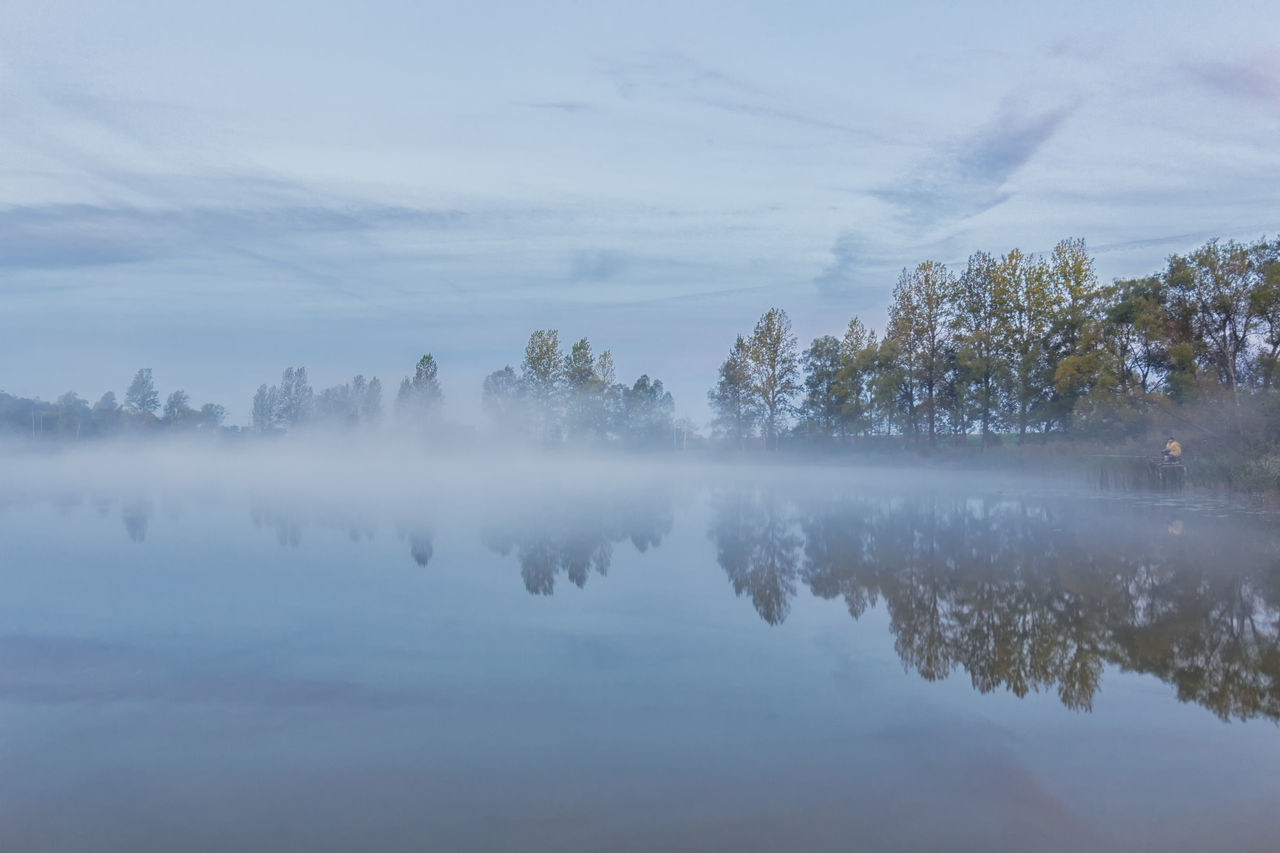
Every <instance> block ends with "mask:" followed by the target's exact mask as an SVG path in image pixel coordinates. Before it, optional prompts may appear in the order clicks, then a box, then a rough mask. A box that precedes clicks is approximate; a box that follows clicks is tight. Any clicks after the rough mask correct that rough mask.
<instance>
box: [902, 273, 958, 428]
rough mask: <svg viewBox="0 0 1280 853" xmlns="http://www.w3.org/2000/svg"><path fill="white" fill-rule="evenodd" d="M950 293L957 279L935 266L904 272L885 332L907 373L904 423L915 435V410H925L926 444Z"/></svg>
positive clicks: (945, 348)
mask: <svg viewBox="0 0 1280 853" xmlns="http://www.w3.org/2000/svg"><path fill="white" fill-rule="evenodd" d="M954 289H955V278H954V277H953V276H952V275H951V273H950V272H949V271H948V270H947V268H946V267H945V266H943V265H942V264H940V263H937V262H936V261H925V262H924V263H922V264H920V265H919V266H917V267H916V268H915V269H914V270H905V269H904V270H903V271H902V275H901V276H900V277H899V279H898V284H897V286H896V287H895V288H894V291H893V304H892V305H890V307H889V326H888V329H887V331H886V332H885V336H886V337H888V338H891V339H893V341H894V342H895V343H896V344H897V351H898V358H899V361H900V364H901V365H902V367H903V369H904V370H905V371H906V374H907V377H906V379H907V382H908V383H909V386H910V387H909V389H908V391H907V393H908V395H909V399H908V401H907V402H908V407H909V417H908V422H909V423H910V425H911V429H912V431H913V432H918V430H919V419H918V417H917V411H916V410H917V408H919V409H921V410H923V416H924V420H925V422H926V423H927V425H928V426H927V435H928V439H929V443H930V444H933V443H934V442H935V441H936V438H937V433H938V413H939V404H938V403H939V401H938V396H939V392H940V391H941V388H942V384H943V382H944V379H945V376H946V368H947V364H948V353H949V350H950V347H951V331H950V325H951V324H950V319H949V317H948V309H949V305H950V302H951V299H952V297H953V292H954Z"/></svg>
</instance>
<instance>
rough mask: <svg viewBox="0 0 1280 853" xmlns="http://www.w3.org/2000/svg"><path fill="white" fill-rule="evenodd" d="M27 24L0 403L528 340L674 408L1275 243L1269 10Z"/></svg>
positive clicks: (328, 377)
mask: <svg viewBox="0 0 1280 853" xmlns="http://www.w3.org/2000/svg"><path fill="white" fill-rule="evenodd" d="M370 5H374V6H375V8H367V7H366V4H361V5H357V4H354V3H353V4H325V3H319V2H309V3H273V4H270V8H268V9H264V8H262V6H263V4H257V3H252V4H251V3H240V2H220V3H216V4H213V3H181V4H176V3H158V2H157V3H136V2H118V0H117V2H109V3H105V2H104V3H94V2H83V0H82V1H81V2H75V3H62V2H50V0H45V2H32V3H28V2H23V0H5V2H4V4H3V14H0V388H3V389H4V390H7V391H10V392H12V393H20V394H24V395H40V396H42V397H45V398H51V397H53V396H56V395H57V394H59V393H61V392H62V391H65V390H67V389H75V390H76V391H78V392H79V393H80V394H81V395H83V396H86V397H88V398H89V399H90V400H93V399H96V398H97V397H98V396H99V395H100V394H101V393H102V392H103V391H105V390H108V389H112V390H115V391H116V392H117V394H119V393H121V392H122V391H123V388H124V387H125V385H126V384H127V382H128V380H129V378H130V376H131V375H132V373H133V371H134V370H135V369H137V368H138V367H141V366H150V367H152V368H153V369H154V371H155V376H156V380H157V383H158V385H159V386H160V390H161V392H162V393H167V392H168V391H170V390H173V389H174V388H178V387H182V388H185V389H186V390H187V391H188V392H189V393H190V394H191V396H192V398H193V400H194V401H195V402H196V403H201V402H205V401H206V400H214V401H218V402H222V403H223V404H225V405H227V406H228V407H229V408H230V409H231V411H232V419H233V420H234V421H237V422H240V421H244V420H245V419H246V418H247V416H248V402H249V397H250V396H251V395H252V392H253V389H254V388H255V387H256V386H257V385H258V384H259V383H260V382H264V381H265V382H272V381H276V379H277V378H278V376H279V373H280V370H281V369H282V368H283V367H284V366H286V365H288V364H303V365H305V366H307V368H308V371H309V373H310V374H311V378H312V381H313V384H315V385H317V386H321V385H327V384H333V383H336V382H339V381H346V380H348V379H349V378H350V377H351V375H353V374H354V373H356V372H362V373H365V374H366V375H370V374H377V375H379V376H380V377H381V378H382V379H383V382H384V384H385V385H387V386H388V387H394V385H395V384H396V383H397V382H398V380H399V377H400V376H401V375H403V374H404V373H407V372H409V371H410V369H411V368H412V365H413V363H414V362H415V361H416V360H417V357H418V356H419V355H421V354H422V353H423V352H426V351H430V352H433V353H434V354H435V355H436V357H437V359H438V360H439V362H440V364H441V377H442V380H443V382H444V385H445V391H446V394H447V395H448V398H449V400H450V402H451V404H452V405H453V407H454V409H455V411H456V412H457V413H458V414H459V416H460V417H463V418H468V417H471V416H473V415H474V414H475V412H476V410H477V408H478V398H479V384H480V380H481V378H482V377H483V376H484V374H486V373H487V372H489V371H490V370H493V369H496V368H499V367H502V366H503V365H504V364H506V363H511V364H513V365H515V364H518V363H519V359H520V355H521V352H522V349H523V344H524V340H525V338H526V337H527V335H528V333H529V332H530V331H532V330H533V329H535V328H543V327H554V328H559V329H560V331H561V336H562V338H563V339H565V340H566V341H571V340H574V339H576V338H578V337H580V336H582V335H586V336H588V337H590V338H591V340H592V342H593V344H594V345H595V346H596V348H597V349H604V348H610V349H612V350H613V352H614V355H615V359H616V362H617V365H618V373H619V377H620V378H621V379H625V380H626V381H628V382H629V381H631V380H633V379H634V378H635V377H636V376H638V375H639V374H640V373H641V372H647V373H649V374H650V375H651V376H656V377H658V378H661V379H662V380H664V382H665V383H666V384H667V385H668V387H670V388H671V389H672V390H673V391H674V392H675V395H676V400H677V407H678V409H679V411H680V412H681V413H686V414H689V415H691V416H692V417H694V419H695V420H699V421H705V420H706V418H707V413H706V406H705V400H704V395H705V391H706V389H707V388H708V387H709V386H710V385H711V384H712V382H713V381H714V375H715V369H716V366H717V365H718V363H719V361H720V360H721V359H722V358H723V357H724V354H725V353H726V352H727V350H728V348H729V346H730V345H731V343H732V341H733V337H734V335H735V334H737V333H740V332H741V333H745V332H748V331H749V330H750V328H751V326H752V325H753V324H754V322H755V320H756V318H757V317H759V315H760V314H761V313H763V312H764V311H765V310H767V309H768V308H770V307H772V306H775V305H776V306H780V307H783V308H785V309H786V310H787V311H788V312H789V314H790V315H791V317H792V320H793V323H794V325H795V329H796V332H797V333H798V334H799V335H800V337H801V342H802V344H804V343H807V342H808V340H810V339H811V338H812V337H813V336H815V335H818V334H824V333H836V334H838V333H839V332H840V331H841V330H842V329H843V327H844V325H845V324H846V323H847V322H848V320H849V318H850V317H851V316H853V315H855V314H857V315H859V316H861V317H862V318H863V319H864V320H865V321H866V322H868V323H869V324H870V325H872V326H876V327H879V326H881V325H883V319H884V312H885V307H886V304H887V301H888V297H889V293H890V291H891V289H892V286H893V283H894V281H895V279H896V277H897V272H898V271H899V270H900V269H901V268H902V267H903V266H906V265H914V264H915V263H918V262H919V261H922V260H925V259H935V260H939V261H943V262H945V263H948V264H951V265H957V266H958V265H963V263H964V259H965V258H966V257H967V256H968V254H969V253H970V252H971V251H973V250H975V249H986V250H989V251H993V252H1003V251H1006V250H1008V249H1009V248H1012V247H1015V246H1016V247H1019V248H1022V249H1023V250H1024V251H1043V250H1047V249H1049V248H1051V247H1052V246H1053V244H1054V243H1056V242H1057V241H1058V240H1060V239H1062V238H1064V237H1068V236H1082V237H1084V238H1086V239H1087V240H1088V241H1089V245H1090V247H1091V249H1092V250H1093V252H1094V253H1095V255H1096V258H1097V266H1098V270H1099V273H1100V275H1101V276H1102V277H1103V278H1104V279H1110V278H1112V277H1116V276H1129V275H1136V274H1143V273H1147V272H1150V271H1153V270H1155V269H1157V268H1158V267H1159V266H1160V264H1161V263H1162V260H1163V258H1164V257H1165V256H1167V255H1168V254H1170V253H1171V252H1175V251H1183V250H1185V249H1188V248H1190V247H1192V246H1194V245H1196V244H1198V243H1199V242H1202V241H1203V240H1204V239H1206V238H1208V237H1211V236H1223V237H1236V238H1240V239H1254V238H1257V237H1260V236H1262V235H1264V234H1268V235H1273V234H1274V233H1275V232H1276V230H1277V211H1280V142H1278V141H1277V140H1280V47H1277V45H1280V11H1276V9H1275V8H1273V7H1274V4H1270V3H1220V4H1208V3H1194V4H1186V3H1184V4H1179V3H1159V4H1155V3H1148V4H1125V3H1087V2H1086V3H1076V4H1071V5H1068V4H1059V5H1058V6H1056V7H1055V8H1054V9H1051V10H1042V9H1037V8H1035V7H1034V6H1032V5H1031V4H1005V5H1000V4H914V5H910V6H905V5H904V6H902V7H897V6H895V7H892V8H889V7H888V6H887V5H886V6H879V5H854V4H849V3H816V2H807V3H806V2H793V3H789V4H785V5H784V4H780V3H773V4H750V3H690V2H684V3H660V2H658V3H645V4H638V3H627V4H606V3H596V4H587V3H521V4H516V3H501V4H495V3H468V4H448V5H434V4H427V3H380V4H370Z"/></svg>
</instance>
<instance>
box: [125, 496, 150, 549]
mask: <svg viewBox="0 0 1280 853" xmlns="http://www.w3.org/2000/svg"><path fill="white" fill-rule="evenodd" d="M120 520H121V521H123V522H124V530H125V532H126V533H128V534H129V538H130V539H131V540H132V541H134V542H144V541H146V538H147V525H148V524H150V523H151V504H150V503H148V502H147V501H132V502H130V503H126V504H125V505H124V506H123V507H121V509H120Z"/></svg>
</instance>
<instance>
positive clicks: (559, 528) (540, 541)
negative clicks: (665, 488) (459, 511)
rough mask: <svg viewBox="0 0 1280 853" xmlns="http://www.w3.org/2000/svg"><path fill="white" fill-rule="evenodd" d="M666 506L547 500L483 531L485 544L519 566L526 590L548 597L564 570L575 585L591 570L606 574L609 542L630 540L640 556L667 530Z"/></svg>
mask: <svg viewBox="0 0 1280 853" xmlns="http://www.w3.org/2000/svg"><path fill="white" fill-rule="evenodd" d="M671 524H672V516H671V502H670V500H668V499H667V498H666V497H665V496H658V495H652V496H638V495H633V496H628V497H620V496H616V495H608V494H606V495H596V496H590V497H582V498H577V499H572V500H556V501H547V502H544V503H543V505H542V506H541V507H540V508H539V509H537V510H534V511H532V512H519V513H514V514H512V515H510V516H508V517H507V518H504V519H501V520H499V521H497V522H495V523H491V524H489V525H488V526H486V527H485V529H484V532H483V539H484V543H485V545H486V546H487V547H488V548H490V549H491V550H493V551H496V552H498V553H499V554H502V555H503V556H506V555H507V554H510V553H511V552H512V551H514V552H515V554H516V559H517V560H518V561H519V562H520V575H521V577H523V578H524V585H525V588H526V589H528V590H529V592H530V593H532V594H534V595H551V594H552V593H553V592H554V591H555V581H556V576H557V575H558V574H560V573H561V572H564V574H565V576H566V577H568V578H569V581H570V582H571V583H573V584H574V585H575V586H577V587H582V586H585V585H586V583H587V577H588V576H589V575H591V574H592V573H593V572H594V573H596V574H599V575H605V574H607V573H608V571H609V566H610V564H611V563H612V561H613V543H615V542H621V541H623V540H626V539H630V540H631V544H632V545H633V546H634V547H635V549H636V550H637V551H639V552H641V553H644V552H645V551H647V550H648V549H649V548H656V547H657V546H658V545H659V544H660V543H661V542H662V537H664V536H665V535H666V534H667V533H669V532H670V531H671Z"/></svg>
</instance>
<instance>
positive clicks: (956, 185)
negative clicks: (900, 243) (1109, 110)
mask: <svg viewBox="0 0 1280 853" xmlns="http://www.w3.org/2000/svg"><path fill="white" fill-rule="evenodd" d="M1078 107H1079V102H1078V101H1073V102H1069V103H1066V104H1062V105H1060V106H1057V107H1054V108H1052V109H1049V110H1043V111H1028V110H1026V109H1024V108H1022V107H1020V106H1019V105H1018V104H1017V103H1016V102H1015V101H1014V100H1012V99H1007V100H1006V101H1005V103H1004V104H1003V105H1002V106H1001V107H1000V109H999V111H998V112H997V113H996V115H995V116H994V117H993V118H992V119H991V121H989V122H988V123H987V124H986V125H984V126H983V127H981V128H980V129H979V130H977V131H976V132H974V133H972V134H970V135H969V136H967V137H964V138H961V139H958V140H955V141H953V142H948V143H945V144H943V145H942V146H940V147H939V148H938V150H937V151H936V152H935V153H934V155H933V156H932V157H930V158H929V159H928V160H926V161H925V162H924V163H922V164H920V165H919V166H918V167H917V168H916V169H915V170H914V171H913V172H912V173H911V174H909V175H907V176H905V177H904V178H903V179H901V180H899V181H896V182H895V183H894V184H893V185H892V186H886V187H880V188H878V189H875V190H873V191H872V195H873V196H874V197H875V198H877V199H879V200H881V201H884V202H887V203H888V204H890V205H892V206H893V208H894V209H895V210H897V212H898V214H899V216H900V217H901V218H902V219H903V220H904V221H905V222H906V223H907V224H909V225H913V226H923V227H932V226H935V225H938V224H943V223H951V222H954V221H957V220H963V219H968V218H970V217H973V216H977V215H978V214H980V213H983V212H984V211H987V210H990V209H991V208H993V207H996V206H998V205H1000V204H1002V203H1003V202H1005V201H1007V200H1008V199H1009V198H1011V197H1012V193H1011V192H1009V191H1008V190H1007V189H1005V185H1006V183H1007V182H1008V181H1009V179H1010V178H1012V177H1013V175H1014V174H1015V173H1016V172H1017V171H1018V170H1019V169H1021V168H1022V167H1023V166H1025V165H1026V164H1027V163H1028V162H1029V161H1030V160H1031V159H1032V158H1033V157H1034V156H1035V154H1036V153H1037V152H1038V151H1039V150H1040V149H1041V148H1042V147H1044V145H1045V144H1046V143H1048V142H1049V140H1051V139H1052V138H1053V137H1054V136H1055V135H1056V134H1057V133H1058V132H1059V130H1060V129H1061V128H1062V126H1063V124H1064V122H1066V120H1067V119H1068V118H1069V117H1070V116H1071V114H1072V113H1074V112H1075V111H1076V109H1077V108H1078Z"/></svg>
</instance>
